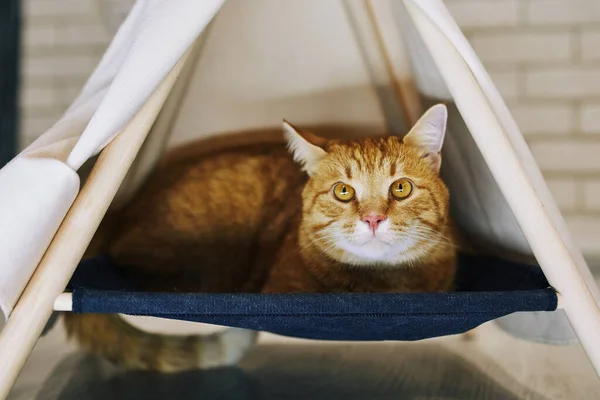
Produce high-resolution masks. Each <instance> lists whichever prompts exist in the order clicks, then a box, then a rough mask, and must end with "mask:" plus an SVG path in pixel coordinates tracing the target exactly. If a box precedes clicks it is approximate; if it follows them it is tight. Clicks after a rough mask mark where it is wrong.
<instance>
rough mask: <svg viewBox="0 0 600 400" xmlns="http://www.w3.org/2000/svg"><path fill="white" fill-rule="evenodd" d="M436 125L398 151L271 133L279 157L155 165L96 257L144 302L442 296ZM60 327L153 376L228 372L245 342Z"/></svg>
mask: <svg viewBox="0 0 600 400" xmlns="http://www.w3.org/2000/svg"><path fill="white" fill-rule="evenodd" d="M446 119H447V110H446V107H445V106H443V105H436V106H434V107H432V108H431V109H429V110H428V111H427V112H426V113H425V114H424V115H423V117H421V119H420V120H419V121H418V122H417V123H416V124H415V126H414V127H413V129H412V130H411V131H410V132H409V133H408V134H407V135H406V136H405V137H404V139H401V138H399V137H396V136H389V137H381V138H365V139H360V140H350V141H340V140H325V139H322V138H320V137H318V136H316V135H314V134H311V133H308V132H301V131H300V130H298V129H296V128H294V127H293V126H292V125H290V124H289V123H287V122H284V134H285V138H286V140H287V144H288V146H287V147H288V150H289V152H291V155H292V156H293V157H292V156H290V154H289V152H288V151H287V150H286V148H285V146H283V145H280V144H270V145H267V144H263V145H252V146H243V147H239V148H235V149H228V150H223V151H217V152H213V153H211V154H210V155H206V156H202V157H195V158H194V157H191V158H190V157H188V158H186V159H176V160H172V161H171V162H168V163H164V164H162V165H161V166H160V167H159V168H158V169H157V170H156V171H155V172H154V174H153V176H151V178H150V179H149V181H148V184H147V185H146V186H145V187H144V188H143V189H142V190H141V191H140V193H139V194H138V196H137V197H135V198H134V200H133V201H131V202H130V204H128V205H127V206H126V207H125V208H123V209H122V210H120V211H119V212H117V213H116V214H114V215H111V216H110V218H107V220H108V221H109V224H110V225H109V226H110V227H111V228H110V233H109V235H108V241H107V243H106V244H105V246H104V247H105V248H104V251H107V252H108V253H109V254H110V255H111V256H112V257H113V258H114V259H115V260H116V262H117V263H118V264H119V265H120V266H122V268H124V269H125V272H126V274H127V276H129V277H130V279H134V280H135V281H136V283H139V284H140V285H141V286H142V287H143V288H144V289H146V290H155V291H178V292H262V293H282V292H287V293H290V292H321V293H323V292H428V291H446V290H450V289H451V287H452V283H453V280H454V275H455V269H456V250H455V243H454V242H455V235H454V233H453V229H452V223H451V220H450V216H449V204H448V203H449V194H448V190H447V188H446V186H445V185H444V183H443V182H442V180H441V179H440V177H439V169H440V165H441V156H440V151H441V147H442V143H443V139H444V134H445V129H446ZM294 161H295V162H294ZM297 164H299V165H300V167H301V168H299V167H298V165H297ZM65 323H66V327H67V331H68V333H69V335H70V336H73V337H75V338H76V339H77V340H78V341H79V343H80V344H81V345H82V346H83V347H84V348H86V349H87V350H89V351H90V352H92V353H94V354H98V355H102V356H105V357H107V358H109V359H110V360H113V361H114V362H117V363H119V364H122V365H125V366H128V367H131V368H141V369H152V370H160V371H166V372H171V371H181V370H186V369H194V368H207V367H214V366H222V365H229V364H234V363H236V362H237V361H238V360H239V358H241V356H242V355H243V354H244V352H245V351H246V349H248V348H249V347H250V346H251V345H252V344H253V342H254V341H255V337H256V334H255V333H254V332H250V331H246V330H242V329H234V328H232V329H228V330H225V331H223V332H220V333H217V334H213V335H210V336H191V337H184V336H161V335H156V334H151V333H146V332H143V331H141V330H138V329H136V328H134V327H132V326H130V325H128V324H127V323H126V322H125V321H123V320H121V319H120V318H119V317H118V316H116V315H100V314H67V315H65Z"/></svg>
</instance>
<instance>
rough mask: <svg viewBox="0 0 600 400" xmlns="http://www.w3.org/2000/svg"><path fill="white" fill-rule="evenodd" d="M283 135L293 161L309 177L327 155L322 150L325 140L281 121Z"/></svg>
mask: <svg viewBox="0 0 600 400" xmlns="http://www.w3.org/2000/svg"><path fill="white" fill-rule="evenodd" d="M283 133H284V135H285V139H286V141H287V144H288V149H289V150H290V152H291V153H292V155H293V156H294V160H295V161H296V162H298V163H300V165H302V169H303V170H304V171H306V172H307V173H308V175H309V176H310V175H312V174H314V172H315V171H316V169H317V165H318V164H319V162H320V161H321V160H322V159H323V157H325V156H326V155H327V153H326V152H325V150H323V147H324V146H325V144H326V143H327V140H325V139H323V138H321V137H319V136H317V135H314V134H312V133H310V132H303V131H301V130H299V129H297V128H295V127H294V126H293V125H292V124H290V123H289V122H287V121H286V120H283Z"/></svg>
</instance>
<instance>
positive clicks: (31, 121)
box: [20, 0, 133, 147]
mask: <svg viewBox="0 0 600 400" xmlns="http://www.w3.org/2000/svg"><path fill="white" fill-rule="evenodd" d="M132 3H133V0H119V1H118V5H119V7H116V5H117V3H115V0H24V1H23V11H24V30H23V51H22V53H23V63H22V77H23V89H22V95H21V99H20V109H21V115H22V124H21V147H23V146H25V145H27V144H29V143H30V142H31V141H32V140H34V139H35V138H36V137H37V136H38V135H39V134H40V133H42V132H43V131H45V130H46V129H48V128H49V127H50V126H51V125H52V123H54V122H55V121H56V120H57V119H58V118H59V116H60V115H61V114H62V113H63V111H64V110H65V109H66V108H67V107H68V105H69V104H70V103H71V102H72V101H73V99H74V98H75V97H76V96H77V94H78V93H79V91H80V90H81V87H82V86H83V84H84V83H85V80H86V79H87V77H88V76H89V74H90V73H91V72H92V70H93V68H94V67H95V66H96V64H97V63H98V61H99V60H100V57H101V56H102V54H103V53H104V50H105V48H106V46H107V45H108V43H109V41H110V39H111V38H112V35H113V34H114V31H115V29H116V27H117V25H118V23H119V21H120V20H122V18H123V17H124V13H123V8H124V7H128V6H130V5H131V4H132Z"/></svg>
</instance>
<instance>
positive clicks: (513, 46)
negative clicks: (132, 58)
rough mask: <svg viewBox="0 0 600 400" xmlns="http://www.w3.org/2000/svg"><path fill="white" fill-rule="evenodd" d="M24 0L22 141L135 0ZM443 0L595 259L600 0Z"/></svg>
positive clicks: (599, 198)
mask: <svg viewBox="0 0 600 400" xmlns="http://www.w3.org/2000/svg"><path fill="white" fill-rule="evenodd" d="M23 3H24V13H25V31H24V41H23V46H24V48H23V54H24V63H23V78H24V86H23V96H22V98H21V110H22V115H23V124H22V144H23V145H24V144H27V143H29V142H30V141H31V140H33V138H35V137H36V136H37V135H38V134H39V133H41V132H42V131H44V130H45V129H47V128H48V127H49V126H50V125H51V124H52V123H53V122H54V121H56V119H57V118H58V116H59V115H60V114H61V113H62V112H63V111H64V109H65V108H66V107H67V106H68V104H69V103H70V102H71V101H72V100H73V98H74V97H75V96H76V95H77V93H78V91H79V89H80V88H81V86H82V85H83V83H84V81H85V78H86V77H87V76H88V75H89V73H90V72H91V71H92V68H93V67H94V66H95V64H96V63H97V61H98V60H99V58H100V56H101V55H102V53H103V51H104V48H105V47H106V45H107V44H108V41H109V40H110V38H111V37H112V35H113V33H114V31H115V30H116V28H117V27H118V24H119V23H120V21H121V20H122V19H123V17H124V15H125V13H126V12H127V10H128V9H129V7H130V5H131V4H132V3H133V0H24V1H23ZM445 3H446V5H447V6H448V9H449V10H450V13H451V14H452V15H453V16H454V17H455V18H456V20H457V22H458V23H459V25H460V26H461V28H462V29H463V31H464V32H465V34H466V36H467V38H468V39H469V40H470V41H471V43H472V45H473V47H474V48H475V49H476V51H477V53H478V54H479V56H480V58H481V59H482V61H483V63H484V65H485V66H486V68H487V69H488V72H489V73H490V76H491V77H492V80H493V81H494V82H495V84H496V85H497V86H498V88H499V90H500V92H501V93H502V95H503V96H504V98H505V99H506V100H507V103H508V106H509V108H510V109H511V111H512V112H513V114H514V116H515V119H516V120H517V122H518V124H519V126H520V127H521V129H522V131H523V133H524V134H525V137H526V140H527V141H528V142H529V144H530V146H531V148H532V151H533V154H534V156H535V157H536V159H537V161H538V162H539V164H540V167H541V169H542V171H543V173H544V174H545V176H546V178H547V181H548V184H549V187H550V190H551V192H552V193H553V194H554V196H555V198H556V200H557V203H558V205H559V206H560V208H561V209H562V210H563V212H564V213H565V215H566V218H567V222H568V224H569V226H570V227H571V229H572V230H573V235H574V237H575V238H576V241H577V243H578V244H579V245H580V246H581V247H582V248H583V249H584V250H585V251H586V252H588V253H590V254H596V255H600V0H445ZM332 29H333V28H332Z"/></svg>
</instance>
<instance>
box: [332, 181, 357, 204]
mask: <svg viewBox="0 0 600 400" xmlns="http://www.w3.org/2000/svg"><path fill="white" fill-rule="evenodd" d="M333 195H334V196H335V198H336V199H338V200H339V201H343V202H347V201H350V200H352V199H353V198H354V195H355V192H354V188H353V187H352V186H350V185H348V184H346V183H336V184H335V185H333Z"/></svg>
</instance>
